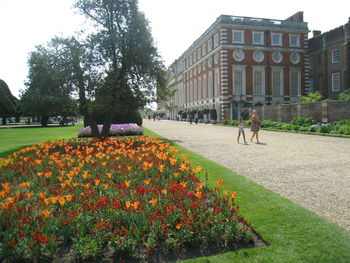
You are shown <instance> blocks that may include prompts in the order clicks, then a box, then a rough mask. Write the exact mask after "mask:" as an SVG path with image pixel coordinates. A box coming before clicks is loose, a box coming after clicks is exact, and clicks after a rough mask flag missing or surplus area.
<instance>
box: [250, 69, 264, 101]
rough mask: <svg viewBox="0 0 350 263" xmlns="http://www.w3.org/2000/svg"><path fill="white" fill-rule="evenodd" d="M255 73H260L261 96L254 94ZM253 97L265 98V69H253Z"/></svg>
mask: <svg viewBox="0 0 350 263" xmlns="http://www.w3.org/2000/svg"><path fill="white" fill-rule="evenodd" d="M255 72H261V73H262V86H261V94H256V93H255V90H256V88H255ZM253 96H265V67H253Z"/></svg>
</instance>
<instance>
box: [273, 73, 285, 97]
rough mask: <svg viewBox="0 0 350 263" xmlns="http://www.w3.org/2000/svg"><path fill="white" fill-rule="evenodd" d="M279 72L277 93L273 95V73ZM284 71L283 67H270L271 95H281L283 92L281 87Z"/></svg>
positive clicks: (282, 85)
mask: <svg viewBox="0 0 350 263" xmlns="http://www.w3.org/2000/svg"><path fill="white" fill-rule="evenodd" d="M276 72H279V73H280V87H279V95H274V85H273V84H274V83H273V74H274V73H276ZM283 73H284V71H283V68H272V70H271V92H272V97H274V96H277V97H279V96H283V95H284V92H283V87H284V75H283Z"/></svg>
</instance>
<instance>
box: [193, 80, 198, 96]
mask: <svg viewBox="0 0 350 263" xmlns="http://www.w3.org/2000/svg"><path fill="white" fill-rule="evenodd" d="M193 89H194V99H193V100H195V101H196V100H198V86H197V79H195V80H194V82H193Z"/></svg>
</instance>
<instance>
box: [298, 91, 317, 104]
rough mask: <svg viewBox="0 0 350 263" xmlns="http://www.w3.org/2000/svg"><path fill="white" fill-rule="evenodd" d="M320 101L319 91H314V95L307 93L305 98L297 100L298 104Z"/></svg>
mask: <svg viewBox="0 0 350 263" xmlns="http://www.w3.org/2000/svg"><path fill="white" fill-rule="evenodd" d="M321 100H323V96H322V95H321V92H319V91H316V92H314V93H309V94H307V96H303V97H300V98H299V101H300V102H315V101H321Z"/></svg>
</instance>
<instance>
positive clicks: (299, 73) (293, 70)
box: [289, 69, 301, 97]
mask: <svg viewBox="0 0 350 263" xmlns="http://www.w3.org/2000/svg"><path fill="white" fill-rule="evenodd" d="M293 73H297V74H298V83H297V85H298V87H297V94H296V95H294V94H292V88H293V87H292V84H293V83H292V75H293ZM289 75H290V77H289V83H290V85H289V87H290V92H289V93H290V96H291V97H297V96H300V95H301V70H300V69H292V70H290V74H289Z"/></svg>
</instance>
